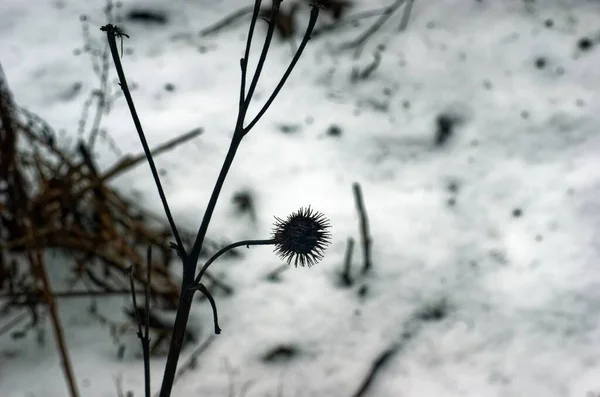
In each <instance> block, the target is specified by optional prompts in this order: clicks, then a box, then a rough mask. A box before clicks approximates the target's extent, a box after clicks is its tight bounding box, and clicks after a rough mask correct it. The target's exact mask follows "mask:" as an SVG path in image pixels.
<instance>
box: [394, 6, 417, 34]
mask: <svg viewBox="0 0 600 397" xmlns="http://www.w3.org/2000/svg"><path fill="white" fill-rule="evenodd" d="M407 1H408V3H406V6H405V7H404V12H403V13H402V21H400V25H399V26H398V31H399V32H404V31H405V30H406V27H407V26H408V20H409V19H410V12H411V11H412V8H413V5H414V4H415V0H407Z"/></svg>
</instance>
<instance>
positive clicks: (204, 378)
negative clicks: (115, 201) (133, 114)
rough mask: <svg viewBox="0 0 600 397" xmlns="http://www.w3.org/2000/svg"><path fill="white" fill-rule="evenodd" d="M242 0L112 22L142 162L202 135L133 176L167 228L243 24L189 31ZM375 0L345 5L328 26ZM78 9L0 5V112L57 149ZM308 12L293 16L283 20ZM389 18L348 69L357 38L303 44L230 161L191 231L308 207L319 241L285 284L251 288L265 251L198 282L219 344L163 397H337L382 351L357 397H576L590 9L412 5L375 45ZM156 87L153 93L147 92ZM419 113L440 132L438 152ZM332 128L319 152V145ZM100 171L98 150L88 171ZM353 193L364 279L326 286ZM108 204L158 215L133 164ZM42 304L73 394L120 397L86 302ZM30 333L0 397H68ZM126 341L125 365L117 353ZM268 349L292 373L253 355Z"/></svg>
mask: <svg viewBox="0 0 600 397" xmlns="http://www.w3.org/2000/svg"><path fill="white" fill-rule="evenodd" d="M390 2H391V0H390ZM250 3H251V1H249V0H244V1H243V0H223V1H212V0H199V1H184V0H173V1H169V2H167V1H136V2H133V1H129V0H126V1H124V4H123V8H122V13H123V14H126V13H127V12H128V11H129V10H131V9H133V8H140V7H142V8H150V9H152V10H158V11H161V12H163V13H164V14H165V15H166V16H167V18H168V23H167V24H165V25H156V26H149V25H145V24H136V23H133V22H128V21H125V22H124V23H123V26H124V27H125V28H126V29H127V30H128V33H129V34H130V36H131V39H129V40H126V41H125V43H124V46H125V49H126V54H125V56H124V58H123V62H124V67H125V70H126V74H127V76H128V78H129V80H130V82H135V83H136V84H137V86H138V88H137V89H136V90H135V91H134V93H133V95H134V99H135V101H136V105H137V108H138V112H139V113H140V116H141V119H142V123H143V125H144V127H145V130H146V134H147V136H148V139H149V141H150V143H151V145H152V144H154V145H156V144H158V143H160V142H163V141H165V140H167V139H169V138H171V137H174V136H175V135H177V134H180V133H183V132H185V131H187V130H190V129H192V128H196V127H202V128H204V133H203V134H202V135H201V136H200V137H199V138H197V139H196V140H195V141H194V142H193V143H191V144H189V145H187V146H185V147H179V148H177V149H176V150H173V151H171V152H169V153H167V154H165V155H163V156H161V157H159V158H157V163H158V166H159V167H161V168H164V169H166V170H167V177H166V179H165V188H166V192H167V196H168V197H169V199H170V203H171V208H172V210H173V211H174V215H175V218H176V220H177V221H178V222H179V223H180V224H181V225H183V226H186V227H188V228H190V229H192V230H195V229H196V227H197V226H198V225H199V223H200V221H201V216H202V212H203V208H204V207H205V205H206V203H207V201H208V196H209V194H210V191H211V189H212V186H213V184H214V180H215V179H216V176H217V173H218V171H219V168H220V165H221V162H222V159H223V157H224V154H225V152H226V150H227V147H228V144H229V140H230V136H231V132H232V128H233V126H234V121H235V114H236V110H237V109H236V103H237V93H238V89H239V88H238V83H239V66H238V65H239V63H238V62H239V58H240V57H241V56H242V53H243V46H244V37H245V34H246V32H247V22H246V23H241V24H238V25H235V27H232V28H230V29H226V30H225V31H224V32H222V33H221V34H219V35H217V36H213V37H209V38H201V37H199V36H198V34H197V32H198V31H199V30H200V29H201V28H204V27H206V26H207V25H209V24H211V23H212V22H214V21H216V20H217V19H219V18H221V17H223V16H224V15H226V14H228V13H229V12H231V11H232V10H235V9H237V8H238V7H240V6H243V5H246V4H250ZM286 3H287V1H285V2H284V6H285V5H286ZM365 3H366V4H365ZM384 4H387V3H386V2H384V1H379V0H378V1H375V0H373V1H369V2H366V1H365V2H363V3H362V4H360V5H359V6H357V7H356V8H355V9H354V11H352V12H357V11H359V10H361V9H370V8H375V7H376V6H377V5H384ZM102 7H103V1H98V0H96V1H93V2H82V1H72V0H54V1H50V0H48V1H45V2H39V1H32V0H29V1H24V0H3V1H2V3H1V4H0V61H1V62H2V65H3V68H4V71H5V73H6V75H7V79H8V82H9V83H10V86H11V88H12V91H13V94H14V96H15V100H16V101H17V102H19V103H20V104H21V105H22V106H25V107H28V108H29V109H31V110H32V111H35V112H37V113H38V114H40V115H41V116H42V117H44V118H45V119H46V120H47V121H48V122H49V123H50V124H51V125H52V126H54V127H55V128H56V129H57V130H59V129H66V130H67V131H69V132H70V133H73V134H74V133H75V131H76V129H77V122H78V120H79V118H80V114H81V107H82V104H83V101H84V100H85V98H86V95H87V93H88V92H89V91H90V90H91V89H93V88H96V86H97V81H98V79H97V77H96V76H95V75H94V73H93V71H92V68H91V64H90V59H89V57H88V56H86V55H81V56H75V55H74V50H75V49H76V48H80V47H81V46H82V42H83V39H82V35H81V22H80V21H79V17H80V15H81V14H86V15H88V16H89V22H90V26H91V31H90V32H91V35H92V38H93V39H94V40H96V41H97V42H98V43H103V41H102V40H103V35H102V33H101V32H100V31H99V30H98V28H99V27H100V26H101V25H103V24H104V23H105V20H104V17H103V13H102ZM308 12H309V11H308V8H307V7H306V8H302V9H301V11H300V12H299V15H300V17H299V18H300V19H302V21H305V20H306V16H307V15H308ZM399 17H400V15H396V16H394V17H393V19H392V20H391V21H390V22H389V23H388V24H387V25H385V27H384V29H383V30H382V31H381V32H380V33H378V34H377V35H375V36H374V38H373V39H372V40H371V41H369V43H368V45H367V48H366V49H365V51H364V52H363V55H362V57H361V58H360V59H359V60H354V59H353V58H352V52H351V51H347V52H341V53H338V52H336V51H335V49H336V48H337V47H338V46H339V45H340V44H342V43H343V42H345V41H346V40H350V39H352V38H354V37H356V36H357V35H358V34H359V33H360V32H362V31H363V30H364V29H366V27H367V24H366V23H363V24H362V25H361V26H360V27H354V28H348V29H347V30H345V31H344V33H341V34H337V35H331V36H322V37H320V38H318V39H315V40H312V41H311V42H310V43H309V45H308V47H307V49H306V51H305V55H304V56H303V57H302V59H301V61H300V62H299V64H298V66H297V68H296V70H295V71H294V72H293V74H292V76H291V78H290V80H289V83H288V84H287V85H286V86H285V87H284V89H283V91H282V93H281V94H280V96H279V97H278V99H277V100H276V101H275V103H274V105H273V106H272V108H271V109H270V111H269V112H267V114H266V116H265V117H264V118H263V119H262V121H261V122H260V123H259V124H258V125H257V126H256V127H255V129H254V130H253V131H252V132H251V133H250V134H249V135H248V136H247V138H246V139H245V140H244V142H243V143H242V146H241V149H240V150H239V151H238V154H237V157H236V159H235V161H234V164H233V167H232V169H231V171H230V174H229V177H228V179H227V181H226V184H225V187H224V190H223V193H222V195H221V199H220V202H219V205H218V206H217V209H216V212H215V214H214V216H213V222H212V224H211V227H210V229H209V234H210V235H213V236H225V237H227V238H228V239H230V240H238V239H245V238H267V237H268V236H269V233H270V230H271V223H272V220H273V216H274V215H276V216H280V217H282V216H286V214H288V213H290V212H292V211H294V210H296V209H298V208H299V207H301V206H306V205H309V204H310V205H312V207H313V208H315V209H317V210H319V211H322V212H323V213H325V214H326V215H327V216H328V217H329V218H330V219H331V223H332V225H333V229H332V232H333V243H332V245H331V246H330V248H329V249H328V251H327V252H326V255H325V259H324V260H323V261H322V262H321V263H319V264H318V265H317V266H315V267H313V268H311V269H308V268H299V269H290V270H289V271H287V272H285V273H284V274H283V275H282V280H281V282H279V283H273V282H267V281H265V280H264V277H265V275H266V274H267V273H268V272H269V271H271V270H272V269H274V268H276V267H277V266H279V265H280V262H279V261H278V258H277V257H276V256H275V255H273V254H272V253H271V249H270V248H269V247H253V248H251V249H250V250H247V251H246V255H245V257H244V260H243V261H221V262H217V263H215V268H218V269H219V270H220V272H221V273H222V275H223V277H224V278H225V279H226V280H227V282H228V283H230V284H232V285H233V286H234V287H235V289H236V293H235V294H234V295H233V296H231V297H224V296H216V299H217V304H218V306H219V311H220V320H221V327H222V328H223V334H222V335H220V336H218V337H216V339H215V340H214V341H213V342H212V343H211V345H210V346H209V347H208V349H207V350H206V351H205V352H204V353H203V354H202V355H201V356H200V357H199V359H198V366H197V368H196V369H195V370H193V371H190V372H188V373H187V374H185V375H184V376H183V377H182V378H181V379H180V380H179V381H178V382H177V384H176V386H175V389H174V395H175V396H180V397H187V396H223V395H226V394H227V393H229V387H230V385H232V384H233V385H234V386H235V393H236V394H235V395H236V396H239V395H241V394H240V389H241V388H242V386H243V385H244V383H245V382H247V381H252V382H253V385H252V387H251V388H250V389H249V390H248V392H247V394H246V395H247V396H266V395H269V394H270V395H276V393H277V390H278V387H279V385H281V387H282V391H283V395H284V396H328V397H337V396H340V397H341V396H352V395H354V393H355V392H356V391H357V389H358V388H359V386H360V384H361V383H362V381H363V379H364V377H365V376H366V374H367V373H368V372H369V370H370V368H371V366H372V364H373V361H374V360H376V359H377V358H378V357H379V356H380V355H381V354H382V352H384V351H386V350H387V349H389V348H390V347H392V346H396V347H397V349H396V351H395V353H394V354H393V355H392V356H391V357H390V359H389V360H388V361H387V363H386V365H385V366H384V367H383V368H382V369H381V371H380V372H379V373H378V375H377V377H376V378H375V379H374V382H373V383H372V385H371V386H370V388H369V389H368V391H367V394H366V395H369V396H381V397H388V396H389V397H392V396H394V397H398V396H406V397H413V396H415V397H427V396H431V397H434V396H476V397H482V396H485V397H493V396H545V397H555V396H565V397H566V396H569V397H584V396H593V395H596V394H595V393H598V394H600V329H599V327H598V325H599V324H600V288H599V287H600V268H598V266H599V263H598V258H599V257H600V245H599V244H598V243H597V241H598V237H599V236H598V233H597V230H600V155H599V153H600V134H599V132H600V95H599V94H598V93H599V92H600V68H599V67H598V65H600V28H599V27H600V3H598V2H597V1H591V0H589V1H584V0H580V1H576V0H572V1H567V0H562V1H559V0H544V1H542V0H539V1H533V0H530V1H517V0H510V1H509V0H507V1H491V0H481V1H475V0H462V1H458V0H455V1H450V0H439V1H421V0H417V1H416V2H415V5H414V8H413V12H412V15H411V19H410V23H409V25H408V29H407V30H406V32H404V33H402V34H399V33H397V32H395V31H394V29H395V28H396V27H397V26H398V23H399ZM326 20H327V17H326V16H324V17H323V21H326ZM548 21H551V22H548ZM299 22H300V21H299ZM303 23H304V22H301V24H303ZM263 27H264V26H263ZM302 29H303V28H302ZM302 29H300V30H302ZM259 31H261V32H264V29H263V30H259ZM300 34H301V33H300V32H299V33H298V37H297V40H298V41H299V38H300ZM259 37H262V36H260V35H259ZM583 37H587V38H589V40H590V41H589V44H591V45H590V46H589V48H588V47H586V46H585V45H581V44H582V42H581V39H582V38H583ZM381 43H384V44H385V45H386V48H385V50H383V51H382V52H381V63H380V65H379V67H378V68H377V69H376V70H375V71H374V72H373V73H372V75H371V76H370V77H369V78H368V79H365V80H362V81H358V82H356V83H351V82H350V74H351V71H352V69H353V67H355V66H358V67H360V68H361V69H364V68H365V67H366V66H367V65H368V64H369V63H371V62H372V54H373V52H374V50H375V48H376V46H377V45H378V44H381ZM584 44H585V41H584ZM259 47H260V44H259V42H258V41H257V42H255V45H254V49H255V50H256V49H258V48H259ZM127 50H130V51H127ZM131 50H132V51H131ZM290 58H291V52H290V46H289V45H287V44H281V43H279V44H277V43H276V44H275V45H274V46H273V48H272V50H271V52H270V55H269V58H268V61H267V66H266V69H265V72H264V73H263V78H262V80H261V84H260V86H259V90H258V91H257V95H256V100H255V102H254V103H255V106H254V107H253V108H252V109H253V110H254V112H255V111H256V109H257V107H258V105H259V104H261V103H262V101H264V100H265V98H266V97H267V95H268V94H269V93H270V91H271V89H272V88H273V86H274V84H275V83H276V81H277V80H278V78H279V76H280V75H281V73H282V72H283V70H284V68H285V67H286V65H287V62H288V61H289V59H290ZM252 59H253V62H256V59H257V57H256V52H254V57H253V58H252ZM111 73H112V69H111ZM113 76H114V73H113ZM76 83H80V84H81V88H80V89H74V85H75V84H76ZM111 83H112V84H114V83H113V82H112V80H111ZM168 83H170V84H173V86H174V90H172V91H168V90H166V89H165V85H166V84H168ZM113 89H115V87H114V85H113ZM253 110H251V111H250V114H254V113H253ZM442 114H443V115H447V116H448V117H450V118H451V119H452V120H455V121H456V122H455V128H454V134H453V135H452V136H451V137H450V139H449V140H448V141H447V142H446V143H445V144H444V145H442V146H440V147H438V146H435V145H434V138H435V134H436V119H437V118H438V117H440V115H442ZM332 125H336V126H339V127H340V128H341V135H340V136H332V135H330V134H328V133H327V131H328V129H329V128H330V126H332ZM104 126H105V127H106V128H107V129H108V131H109V132H110V135H111V136H112V137H113V138H114V139H115V141H116V142H117V144H118V146H119V148H120V149H121V150H122V151H123V152H125V153H128V152H129V153H138V152H139V151H140V144H139V141H138V138H137V134H136V133H135V130H134V127H133V123H132V121H131V119H130V116H129V111H128V109H127V107H126V105H125V102H124V101H123V100H122V99H121V100H118V101H117V102H116V104H115V108H114V109H113V111H112V113H111V114H110V116H109V117H108V118H107V119H106V120H105V122H104ZM282 126H288V127H289V126H292V127H293V128H291V130H293V131H294V132H292V133H289V132H288V133H284V132H282ZM283 129H285V128H283ZM288 129H289V128H288ZM115 159H116V157H115V155H114V154H112V152H111V151H110V150H109V149H108V148H107V147H106V145H99V158H98V162H99V163H100V164H101V165H102V166H103V167H106V166H108V165H110V164H112V162H113V161H114V160H115ZM353 182H359V183H360V184H361V185H362V188H363V192H364V196H365V203H366V206H367V210H368V215H369V218H370V224H371V231H372V235H373V262H374V271H373V273H372V274H371V275H370V276H369V277H367V278H364V279H359V282H357V284H356V285H354V286H353V287H352V288H341V287H339V285H338V278H339V275H338V274H339V272H340V270H341V266H342V262H343V256H344V251H345V247H346V240H347V238H348V237H350V236H352V237H355V238H357V239H358V236H359V235H358V221H357V214H356V210H355V206H354V200H353V196H352V190H351V184H352V183H353ZM115 185H116V186H117V187H119V188H121V189H122V190H123V191H124V192H133V191H137V192H140V193H141V195H142V200H143V203H144V205H145V206H147V207H148V208H150V209H152V210H153V211H155V212H156V213H161V206H160V202H159V200H158V195H157V193H156V190H155V187H154V185H153V182H152V179H151V177H150V172H149V170H148V168H147V167H146V166H140V167H138V168H137V169H135V170H134V171H133V172H131V173H128V174H126V175H124V176H123V177H121V178H120V179H118V180H117V181H116V182H115ZM242 189H249V190H251V191H252V192H253V194H254V196H255V198H256V204H257V217H258V222H257V223H256V224H252V223H251V222H250V220H249V219H247V218H240V217H238V216H237V215H236V213H235V212H234V211H233V206H232V204H231V197H232V196H233V194H234V193H235V192H236V191H239V190H242ZM359 248H360V247H357V250H355V254H354V266H355V269H358V268H359V267H360V266H361V263H362V259H361V258H362V256H361V251H360V249H359ZM53 276H54V277H53V279H54V282H55V283H57V285H58V284H60V283H61V281H62V279H61V277H60V275H56V274H55V275H53ZM362 286H367V290H366V295H365V296H363V297H360V296H359V290H360V289H361V288H362ZM440 301H444V302H446V306H445V307H446V311H445V312H442V314H441V315H440V316H439V318H436V319H429V320H423V319H419V313H421V312H422V311H423V310H424V308H426V307H428V306H430V305H435V304H438V303H439V302H440ZM128 302H129V298H127V297H123V298H113V299H111V300H105V301H103V303H102V304H101V305H100V308H99V309H100V311H102V312H103V313H104V314H105V315H107V316H111V315H112V316H114V317H115V318H120V319H121V320H122V319H123V318H122V314H121V306H122V305H123V304H125V303H128ZM59 305H60V309H61V315H62V318H63V321H64V323H65V328H66V338H67V341H68V346H69V349H70V353H71V355H72V360H73V363H74V367H75V373H76V377H77V380H78V384H79V387H80V390H81V394H82V396H85V397H88V396H89V397H96V396H97V397H104V396H115V395H116V386H115V379H116V378H117V377H122V382H123V388H124V389H125V390H132V391H134V393H135V395H136V396H141V395H142V393H143V377H142V363H141V360H139V358H137V357H136V355H135V354H131V355H126V357H125V359H124V360H121V361H119V360H117V358H116V346H115V345H114V344H113V343H112V342H111V339H110V336H109V333H108V331H107V330H106V329H103V328H101V327H100V326H99V325H98V324H97V322H96V321H95V320H94V319H92V318H91V317H89V315H88V314H87V305H88V302H84V301H76V300H73V299H70V300H61V301H60V302H59ZM193 316H194V318H193V319H192V323H193V324H192V325H193V326H196V327H197V328H199V329H200V340H199V342H198V343H203V341H204V340H206V339H207V338H208V337H209V336H210V334H211V329H212V323H211V312H210V307H209V306H208V304H206V303H205V302H203V303H200V304H197V305H196V306H195V307H194V309H193ZM47 334H48V335H47V339H48V343H46V345H45V347H39V346H38V345H37V343H36V339H35V335H34V334H32V335H30V336H29V337H28V338H27V339H25V340H20V341H13V340H12V339H10V338H8V337H7V336H3V337H2V338H0V396H2V397H21V396H23V397H25V396H45V397H58V396H66V395H67V394H68V392H67V389H66V386H65V382H64V379H63V376H62V371H61V367H60V360H59V356H58V355H57V352H56V348H55V346H54V344H53V343H52V340H53V339H52V333H51V329H50V327H49V324H48V331H47ZM130 339H131V341H130V343H129V345H130V346H132V350H133V347H135V348H138V343H139V342H138V341H137V340H136V337H135V335H134V334H132V335H131V337H130ZM280 344H289V345H293V346H296V347H297V349H298V351H299V354H298V355H297V356H295V357H293V358H291V359H289V360H287V361H286V360H283V362H281V361H279V362H276V363H265V362H263V361H261V360H260V357H261V356H263V355H265V354H266V352H268V351H269V350H270V349H272V348H274V347H275V346H277V345H280ZM191 351H192V348H190V349H187V350H185V351H184V353H183V356H182V359H183V360H185V358H186V357H187V356H188V355H189V354H190V353H191ZM224 363H228V364H227V366H225V364H224ZM163 367H164V361H163V359H162V358H156V359H154V360H153V362H152V373H153V379H152V380H153V386H154V390H158V387H159V385H160V379H161V374H162V371H163ZM227 367H230V371H229V372H232V371H233V373H234V376H233V378H231V377H230V375H228V371H227V370H226V368H227ZM231 368H233V369H231Z"/></svg>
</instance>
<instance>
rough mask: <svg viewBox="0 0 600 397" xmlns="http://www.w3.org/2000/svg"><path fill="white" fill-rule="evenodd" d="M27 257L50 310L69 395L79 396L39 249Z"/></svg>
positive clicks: (72, 396)
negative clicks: (36, 275)
mask: <svg viewBox="0 0 600 397" xmlns="http://www.w3.org/2000/svg"><path fill="white" fill-rule="evenodd" d="M28 257H29V260H30V262H31V263H32V264H33V265H34V267H35V270H36V272H37V273H38V275H39V277H40V279H41V282H42V288H43V291H44V298H45V300H46V303H47V305H48V311H49V312H50V318H51V320H52V327H53V328H54V336H55V337H56V342H57V343H58V347H59V350H60V356H61V359H62V365H63V371H64V372H65V377H66V379H67V384H68V386H69V392H70V393H71V397H79V391H78V390H77V382H75V375H74V374H73V366H72V365H71V359H70V357H69V353H68V348H67V343H66V342H65V336H64V332H63V329H62V324H61V322H60V317H59V314H58V310H56V305H55V303H54V299H53V298H52V288H51V286H50V280H49V279H48V273H47V272H46V267H45V266H44V264H43V262H42V256H41V254H40V252H39V250H34V251H33V252H30V253H28Z"/></svg>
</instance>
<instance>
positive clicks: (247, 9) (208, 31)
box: [200, 6, 254, 37]
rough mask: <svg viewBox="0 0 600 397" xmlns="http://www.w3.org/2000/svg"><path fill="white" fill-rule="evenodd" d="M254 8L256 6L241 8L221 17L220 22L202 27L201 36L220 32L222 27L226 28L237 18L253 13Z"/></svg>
mask: <svg viewBox="0 0 600 397" xmlns="http://www.w3.org/2000/svg"><path fill="white" fill-rule="evenodd" d="M253 9H254V6H245V7H242V8H240V9H239V10H236V11H234V12H232V13H231V14H229V15H227V16H226V17H225V18H223V19H221V20H220V21H218V22H215V23H214V24H212V25H210V26H208V27H206V28H204V29H202V30H201V31H200V36H202V37H205V36H208V35H211V34H214V33H218V32H219V31H221V29H223V28H225V27H226V26H227V25H231V24H232V23H234V22H236V21H237V20H239V19H241V18H242V17H244V16H246V15H247V14H249V13H251V12H252V10H253Z"/></svg>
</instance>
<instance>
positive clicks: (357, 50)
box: [341, 0, 406, 58]
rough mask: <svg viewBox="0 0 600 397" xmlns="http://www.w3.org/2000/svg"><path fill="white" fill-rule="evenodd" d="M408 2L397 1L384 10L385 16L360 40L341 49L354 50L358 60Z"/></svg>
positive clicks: (359, 38) (351, 42)
mask: <svg viewBox="0 0 600 397" xmlns="http://www.w3.org/2000/svg"><path fill="white" fill-rule="evenodd" d="M405 1H406V0H396V1H394V3H393V4H391V5H390V6H388V7H386V8H385V9H384V10H383V14H381V16H380V17H379V18H378V19H377V21H375V22H374V23H373V24H372V25H371V26H370V27H369V28H368V29H367V30H366V31H365V32H363V34H361V35H360V36H359V37H358V38H356V39H355V40H353V41H350V42H348V43H346V44H343V45H342V47H341V49H343V50H346V49H351V48H354V49H355V51H354V57H355V58H358V57H359V56H360V54H361V53H362V50H363V49H364V46H365V44H366V43H367V41H368V40H369V38H371V36H373V34H375V33H376V32H377V31H378V30H379V29H381V27H382V26H383V25H384V24H385V23H386V22H387V20H388V19H390V17H391V16H392V15H393V14H394V13H395V12H396V11H397V10H398V8H400V6H402V4H404V2H405Z"/></svg>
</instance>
